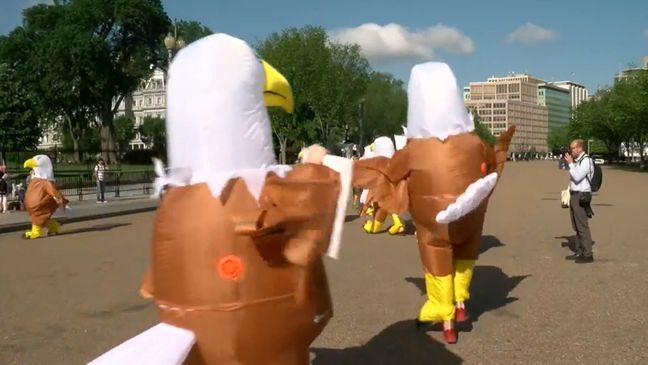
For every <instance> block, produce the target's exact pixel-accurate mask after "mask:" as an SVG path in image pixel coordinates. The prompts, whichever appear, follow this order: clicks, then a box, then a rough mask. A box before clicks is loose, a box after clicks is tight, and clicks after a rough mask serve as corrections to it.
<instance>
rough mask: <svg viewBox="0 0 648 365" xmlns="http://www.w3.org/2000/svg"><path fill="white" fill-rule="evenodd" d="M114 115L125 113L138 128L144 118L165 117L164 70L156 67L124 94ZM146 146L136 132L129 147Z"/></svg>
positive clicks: (140, 147) (139, 147)
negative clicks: (135, 87)
mask: <svg viewBox="0 0 648 365" xmlns="http://www.w3.org/2000/svg"><path fill="white" fill-rule="evenodd" d="M115 115H116V116H119V115H127V116H129V117H131V118H133V120H134V121H135V128H139V127H140V126H141V125H142V123H143V122H144V118H146V117H152V118H163V119H164V118H166V84H165V77H164V72H163V71H162V70H160V69H156V70H155V71H154V72H153V75H152V76H151V77H150V78H148V79H147V80H143V81H142V83H141V84H140V87H139V88H138V89H137V90H136V91H134V92H133V93H132V94H131V95H128V96H126V97H125V98H124V99H123V100H122V102H121V103H120V104H119V108H118V109H117V113H116V114H115ZM148 147H151V146H147V145H146V144H145V143H144V142H143V141H142V138H141V136H140V133H139V132H137V134H136V136H135V138H134V139H133V140H132V141H131V142H130V148H131V149H135V150H137V149H144V148H148Z"/></svg>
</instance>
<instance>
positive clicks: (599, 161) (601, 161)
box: [592, 155, 608, 165]
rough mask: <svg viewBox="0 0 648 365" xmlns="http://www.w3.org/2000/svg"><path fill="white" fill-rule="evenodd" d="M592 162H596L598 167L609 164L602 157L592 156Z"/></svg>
mask: <svg viewBox="0 0 648 365" xmlns="http://www.w3.org/2000/svg"><path fill="white" fill-rule="evenodd" d="M592 160H594V163H595V164H597V165H605V164H606V163H608V161H607V160H606V159H605V158H603V156H601V155H592Z"/></svg>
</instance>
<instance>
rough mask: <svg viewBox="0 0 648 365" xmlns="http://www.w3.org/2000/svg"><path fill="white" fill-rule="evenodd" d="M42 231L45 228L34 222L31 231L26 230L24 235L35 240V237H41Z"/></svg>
mask: <svg viewBox="0 0 648 365" xmlns="http://www.w3.org/2000/svg"><path fill="white" fill-rule="evenodd" d="M42 231H43V228H41V227H39V226H37V225H35V224H32V229H31V231H27V232H25V236H24V237H25V238H26V239H28V240H35V239H37V238H39V237H40V236H41V233H42Z"/></svg>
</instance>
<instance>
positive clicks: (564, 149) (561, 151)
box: [558, 147, 569, 157]
mask: <svg viewBox="0 0 648 365" xmlns="http://www.w3.org/2000/svg"><path fill="white" fill-rule="evenodd" d="M567 153H569V147H560V149H559V150H558V154H559V155H560V156H561V157H562V156H564V155H565V154H567Z"/></svg>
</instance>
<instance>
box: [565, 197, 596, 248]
mask: <svg viewBox="0 0 648 365" xmlns="http://www.w3.org/2000/svg"><path fill="white" fill-rule="evenodd" d="M579 196H580V193H571V196H570V199H569V213H570V215H571V221H572V227H573V228H574V231H576V244H575V247H574V251H575V252H576V253H577V254H581V255H583V256H587V257H589V256H592V235H591V233H590V229H589V223H588V217H587V210H586V208H585V207H582V206H581V205H580V198H579Z"/></svg>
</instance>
